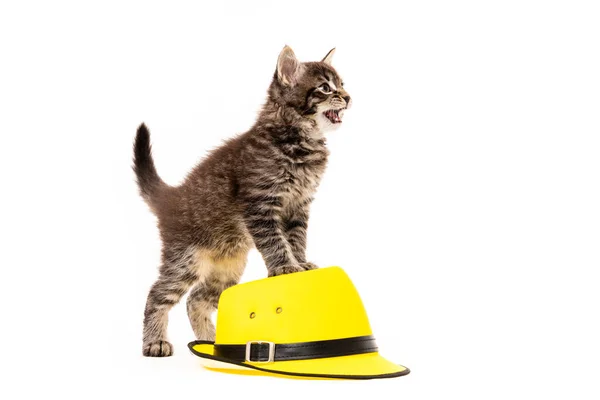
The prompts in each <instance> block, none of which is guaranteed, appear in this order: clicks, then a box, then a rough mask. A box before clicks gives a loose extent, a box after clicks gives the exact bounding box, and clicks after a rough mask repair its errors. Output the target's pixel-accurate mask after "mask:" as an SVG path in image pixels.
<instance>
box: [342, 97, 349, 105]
mask: <svg viewBox="0 0 600 400" xmlns="http://www.w3.org/2000/svg"><path fill="white" fill-rule="evenodd" d="M343 99H344V100H346V106H349V105H350V96H344V97H343Z"/></svg>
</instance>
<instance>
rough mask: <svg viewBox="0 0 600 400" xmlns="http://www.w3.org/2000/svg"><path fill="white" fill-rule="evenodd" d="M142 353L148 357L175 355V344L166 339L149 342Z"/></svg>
mask: <svg viewBox="0 0 600 400" xmlns="http://www.w3.org/2000/svg"><path fill="white" fill-rule="evenodd" d="M142 353H143V354H144V356H146V357H170V356H172V355H173V345H172V344H171V343H169V342H167V341H166V340H156V341H153V342H147V343H144V348H143V350H142Z"/></svg>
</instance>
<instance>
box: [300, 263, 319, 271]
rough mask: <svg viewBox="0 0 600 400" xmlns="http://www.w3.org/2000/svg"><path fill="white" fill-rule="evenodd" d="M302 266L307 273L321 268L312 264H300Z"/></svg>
mask: <svg viewBox="0 0 600 400" xmlns="http://www.w3.org/2000/svg"><path fill="white" fill-rule="evenodd" d="M300 266H301V267H302V268H304V270H305V271H310V270H311V269H318V268H319V267H317V266H316V265H315V264H313V263H311V262H305V263H300Z"/></svg>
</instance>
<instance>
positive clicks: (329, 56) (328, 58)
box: [321, 47, 335, 65]
mask: <svg viewBox="0 0 600 400" xmlns="http://www.w3.org/2000/svg"><path fill="white" fill-rule="evenodd" d="M334 54H335V47H334V48H333V49H331V50H329V53H327V55H326V56H325V57H323V59H322V60H321V62H324V63H325V64H329V65H331V59H332V58H333V55H334Z"/></svg>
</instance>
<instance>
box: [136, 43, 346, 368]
mask: <svg viewBox="0 0 600 400" xmlns="http://www.w3.org/2000/svg"><path fill="white" fill-rule="evenodd" d="M334 50H335V49H332V50H331V51H330V52H329V53H328V54H327V55H326V56H325V58H323V60H322V61H320V62H306V63H301V62H299V61H298V60H297V59H296V56H295V55H294V52H293V51H292V49H291V48H289V47H288V46H286V47H285V48H284V49H283V50H282V51H281V53H280V54H279V58H278V60H277V68H276V71H275V74H274V76H273V81H272V82H271V85H270V87H269V90H268V97H267V101H266V104H265V105H264V106H263V108H262V110H261V112H260V113H259V116H258V119H257V121H256V123H255V124H254V126H253V127H252V128H251V129H250V130H249V131H248V132H246V133H244V134H242V135H240V136H238V137H235V138H233V139H230V140H229V141H227V142H226V143H225V144H224V145H223V146H221V147H220V148H218V149H216V150H214V151H213V152H212V153H211V154H210V155H209V156H208V157H207V158H206V159H205V160H203V161H202V162H201V163H200V164H199V165H198V166H196V167H195V168H194V169H193V170H192V171H191V172H190V173H189V175H188V176H187V178H186V179H185V181H184V182H183V183H182V184H181V185H180V186H178V187H172V186H169V185H167V184H166V183H164V182H163V181H162V180H161V178H160V177H159V176H158V174H157V172H156V168H155V167H154V161H153V159H152V155H151V147H150V133H149V132H148V129H147V128H146V126H145V125H144V124H142V125H141V126H140V127H139V129H138V131H137V136H136V139H135V144H134V167H133V169H134V171H135V173H136V175H137V182H138V184H139V188H140V193H141V195H142V197H143V198H144V200H145V201H146V202H147V203H148V205H149V206H150V209H151V210H152V211H153V212H154V214H156V216H157V217H158V227H159V229H160V234H161V239H162V243H163V248H162V264H161V266H160V276H159V278H158V280H157V281H156V283H154V285H153V286H152V288H151V289H150V293H149V294H148V300H147V303H146V309H145V313H144V339H143V341H144V342H143V354H144V355H145V356H151V357H164V356H170V355H171V354H172V353H173V347H172V345H171V344H170V343H169V342H168V341H167V339H166V337H167V314H168V312H169V310H170V309H171V308H172V307H173V306H174V305H175V304H176V303H177V302H178V301H179V300H180V299H181V297H182V296H183V295H184V294H185V293H186V292H187V291H188V290H189V289H190V288H192V290H191V292H190V294H189V297H188V300H187V312H188V316H189V319H190V322H191V324H192V328H193V330H194V333H195V335H196V337H197V338H198V339H200V340H214V338H215V328H214V326H213V323H212V321H211V319H210V318H211V314H212V312H213V311H214V310H215V309H216V307H217V302H218V299H219V296H220V295H221V292H222V291H223V290H224V289H226V288H228V287H230V286H232V285H235V284H236V283H238V281H239V279H240V276H241V275H242V272H243V271H244V268H245V266H246V258H247V254H248V251H249V250H250V249H251V248H252V247H253V246H256V248H257V249H258V250H259V251H260V253H261V254H262V256H263V259H264V261H265V263H266V266H267V269H268V273H269V276H276V275H281V274H288V273H292V272H297V271H305V270H310V269H314V268H317V267H316V266H315V265H314V264H312V263H310V262H307V261H306V256H305V248H306V228H307V223H308V214H309V205H310V203H311V201H312V198H313V194H314V192H315V190H316V189H317V186H318V185H319V181H320V179H321V175H322V174H323V172H324V170H325V165H326V163H327V156H328V150H327V148H326V146H325V139H324V136H323V134H324V133H325V132H326V131H330V130H333V129H336V128H337V127H339V125H340V123H341V122H342V116H343V113H344V110H345V109H346V108H347V107H348V106H349V105H350V96H348V93H347V92H346V91H345V90H344V88H343V83H342V80H341V79H340V77H339V75H338V74H337V72H336V71H335V69H334V68H333V67H332V66H331V58H332V56H333V53H334Z"/></svg>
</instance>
